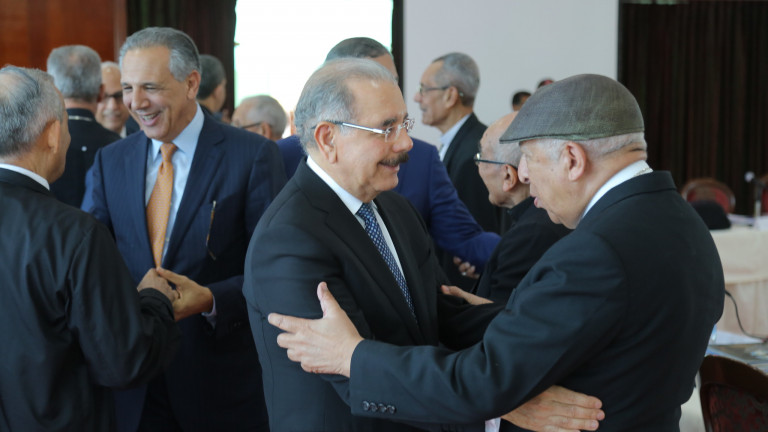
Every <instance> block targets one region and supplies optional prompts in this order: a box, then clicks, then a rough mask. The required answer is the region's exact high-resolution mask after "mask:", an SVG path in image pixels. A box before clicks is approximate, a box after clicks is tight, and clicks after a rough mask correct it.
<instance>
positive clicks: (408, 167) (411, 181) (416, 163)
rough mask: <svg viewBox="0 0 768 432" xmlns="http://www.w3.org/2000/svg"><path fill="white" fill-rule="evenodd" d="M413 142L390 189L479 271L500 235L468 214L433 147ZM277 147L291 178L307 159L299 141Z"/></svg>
mask: <svg viewBox="0 0 768 432" xmlns="http://www.w3.org/2000/svg"><path fill="white" fill-rule="evenodd" d="M412 140H413V148H412V149H411V151H409V152H408V155H409V156H410V159H409V160H408V162H406V163H404V164H402V165H401V166H400V172H398V173H397V178H398V180H399V181H398V183H397V187H395V188H394V189H393V190H394V191H395V192H397V193H399V194H400V195H402V196H404V197H406V198H408V201H410V202H411V204H413V206H414V207H416V210H418V212H419V214H421V217H422V219H424V222H426V223H427V227H428V229H429V233H430V235H431V236H432V239H433V240H434V241H435V244H436V245H437V246H438V247H439V248H440V249H442V250H444V251H447V252H448V253H450V254H453V255H455V256H459V257H461V258H462V259H464V260H465V261H469V262H471V263H472V264H474V265H475V266H477V267H478V269H479V270H482V268H483V266H484V265H485V262H486V261H488V257H490V256H491V253H492V252H493V249H494V248H495V247H496V245H497V244H498V243H499V239H500V237H499V235H498V234H496V233H493V232H484V231H483V229H482V228H481V227H480V225H478V224H477V222H475V220H474V219H473V218H472V215H470V214H469V210H467V206H466V205H464V203H463V202H462V201H461V200H460V199H459V196H458V195H457V193H456V188H454V187H453V184H452V183H451V180H450V178H448V173H447V172H446V170H445V166H444V165H443V163H442V162H441V161H440V157H439V156H438V154H437V149H436V148H435V146H433V145H431V144H429V143H427V142H424V141H421V140H418V139H415V138H413V139H412ZM277 145H278V147H279V148H280V152H281V153H282V155H283V162H284V163H285V172H286V173H287V174H288V176H289V177H291V176H293V173H294V172H295V171H296V167H297V166H298V165H299V162H301V160H302V159H303V158H304V157H305V156H306V155H305V154H304V151H303V149H302V148H301V144H300V143H299V138H298V136H296V135H293V136H290V137H288V138H284V139H281V140H280V141H278V142H277ZM486 198H487V194H486ZM451 265H453V264H451Z"/></svg>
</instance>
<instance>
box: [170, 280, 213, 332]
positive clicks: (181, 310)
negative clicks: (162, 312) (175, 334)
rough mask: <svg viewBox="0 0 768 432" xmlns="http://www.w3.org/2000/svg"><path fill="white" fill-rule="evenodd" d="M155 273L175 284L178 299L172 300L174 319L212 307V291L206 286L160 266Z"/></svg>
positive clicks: (207, 310)
mask: <svg viewBox="0 0 768 432" xmlns="http://www.w3.org/2000/svg"><path fill="white" fill-rule="evenodd" d="M157 274H159V275H160V276H161V277H163V278H165V279H168V281H169V282H171V283H172V284H174V285H176V292H177V293H178V294H179V295H178V299H177V300H176V301H174V302H173V314H174V315H175V318H176V321H180V320H182V319H184V318H186V317H188V316H191V315H196V314H199V313H203V312H210V311H211V309H213V293H212V292H211V290H209V289H208V288H206V287H204V286H201V285H198V284H197V283H196V282H195V281H193V280H192V279H190V278H188V277H186V276H182V275H179V274H176V273H174V272H172V271H170V270H166V269H163V268H160V267H158V268H157Z"/></svg>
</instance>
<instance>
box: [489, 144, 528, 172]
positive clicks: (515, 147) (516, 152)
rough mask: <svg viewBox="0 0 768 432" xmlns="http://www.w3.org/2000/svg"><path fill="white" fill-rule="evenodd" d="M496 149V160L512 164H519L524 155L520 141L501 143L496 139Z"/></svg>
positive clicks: (494, 145)
mask: <svg viewBox="0 0 768 432" xmlns="http://www.w3.org/2000/svg"><path fill="white" fill-rule="evenodd" d="M493 148H494V151H495V152H496V154H495V156H496V160H499V161H504V162H506V163H508V164H510V165H514V166H519V165H520V159H521V158H522V157H523V152H522V151H521V150H520V143H511V144H507V143H503V144H501V143H499V140H496V141H495V142H494V144H493Z"/></svg>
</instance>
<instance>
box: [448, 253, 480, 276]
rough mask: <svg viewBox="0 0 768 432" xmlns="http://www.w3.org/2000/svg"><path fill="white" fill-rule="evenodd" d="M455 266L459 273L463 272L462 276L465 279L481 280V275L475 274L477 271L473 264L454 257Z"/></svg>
mask: <svg viewBox="0 0 768 432" xmlns="http://www.w3.org/2000/svg"><path fill="white" fill-rule="evenodd" d="M453 265H455V266H456V267H457V268H458V269H459V271H460V272H461V275H462V276H464V277H468V278H472V279H479V278H480V274H479V273H475V271H477V269H476V268H475V266H473V265H472V264H471V263H469V262H467V261H462V260H461V258H459V257H453Z"/></svg>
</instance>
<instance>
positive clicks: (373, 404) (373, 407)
mask: <svg viewBox="0 0 768 432" xmlns="http://www.w3.org/2000/svg"><path fill="white" fill-rule="evenodd" d="M378 410H379V407H378V405H376V402H371V412H376V411H378Z"/></svg>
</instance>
